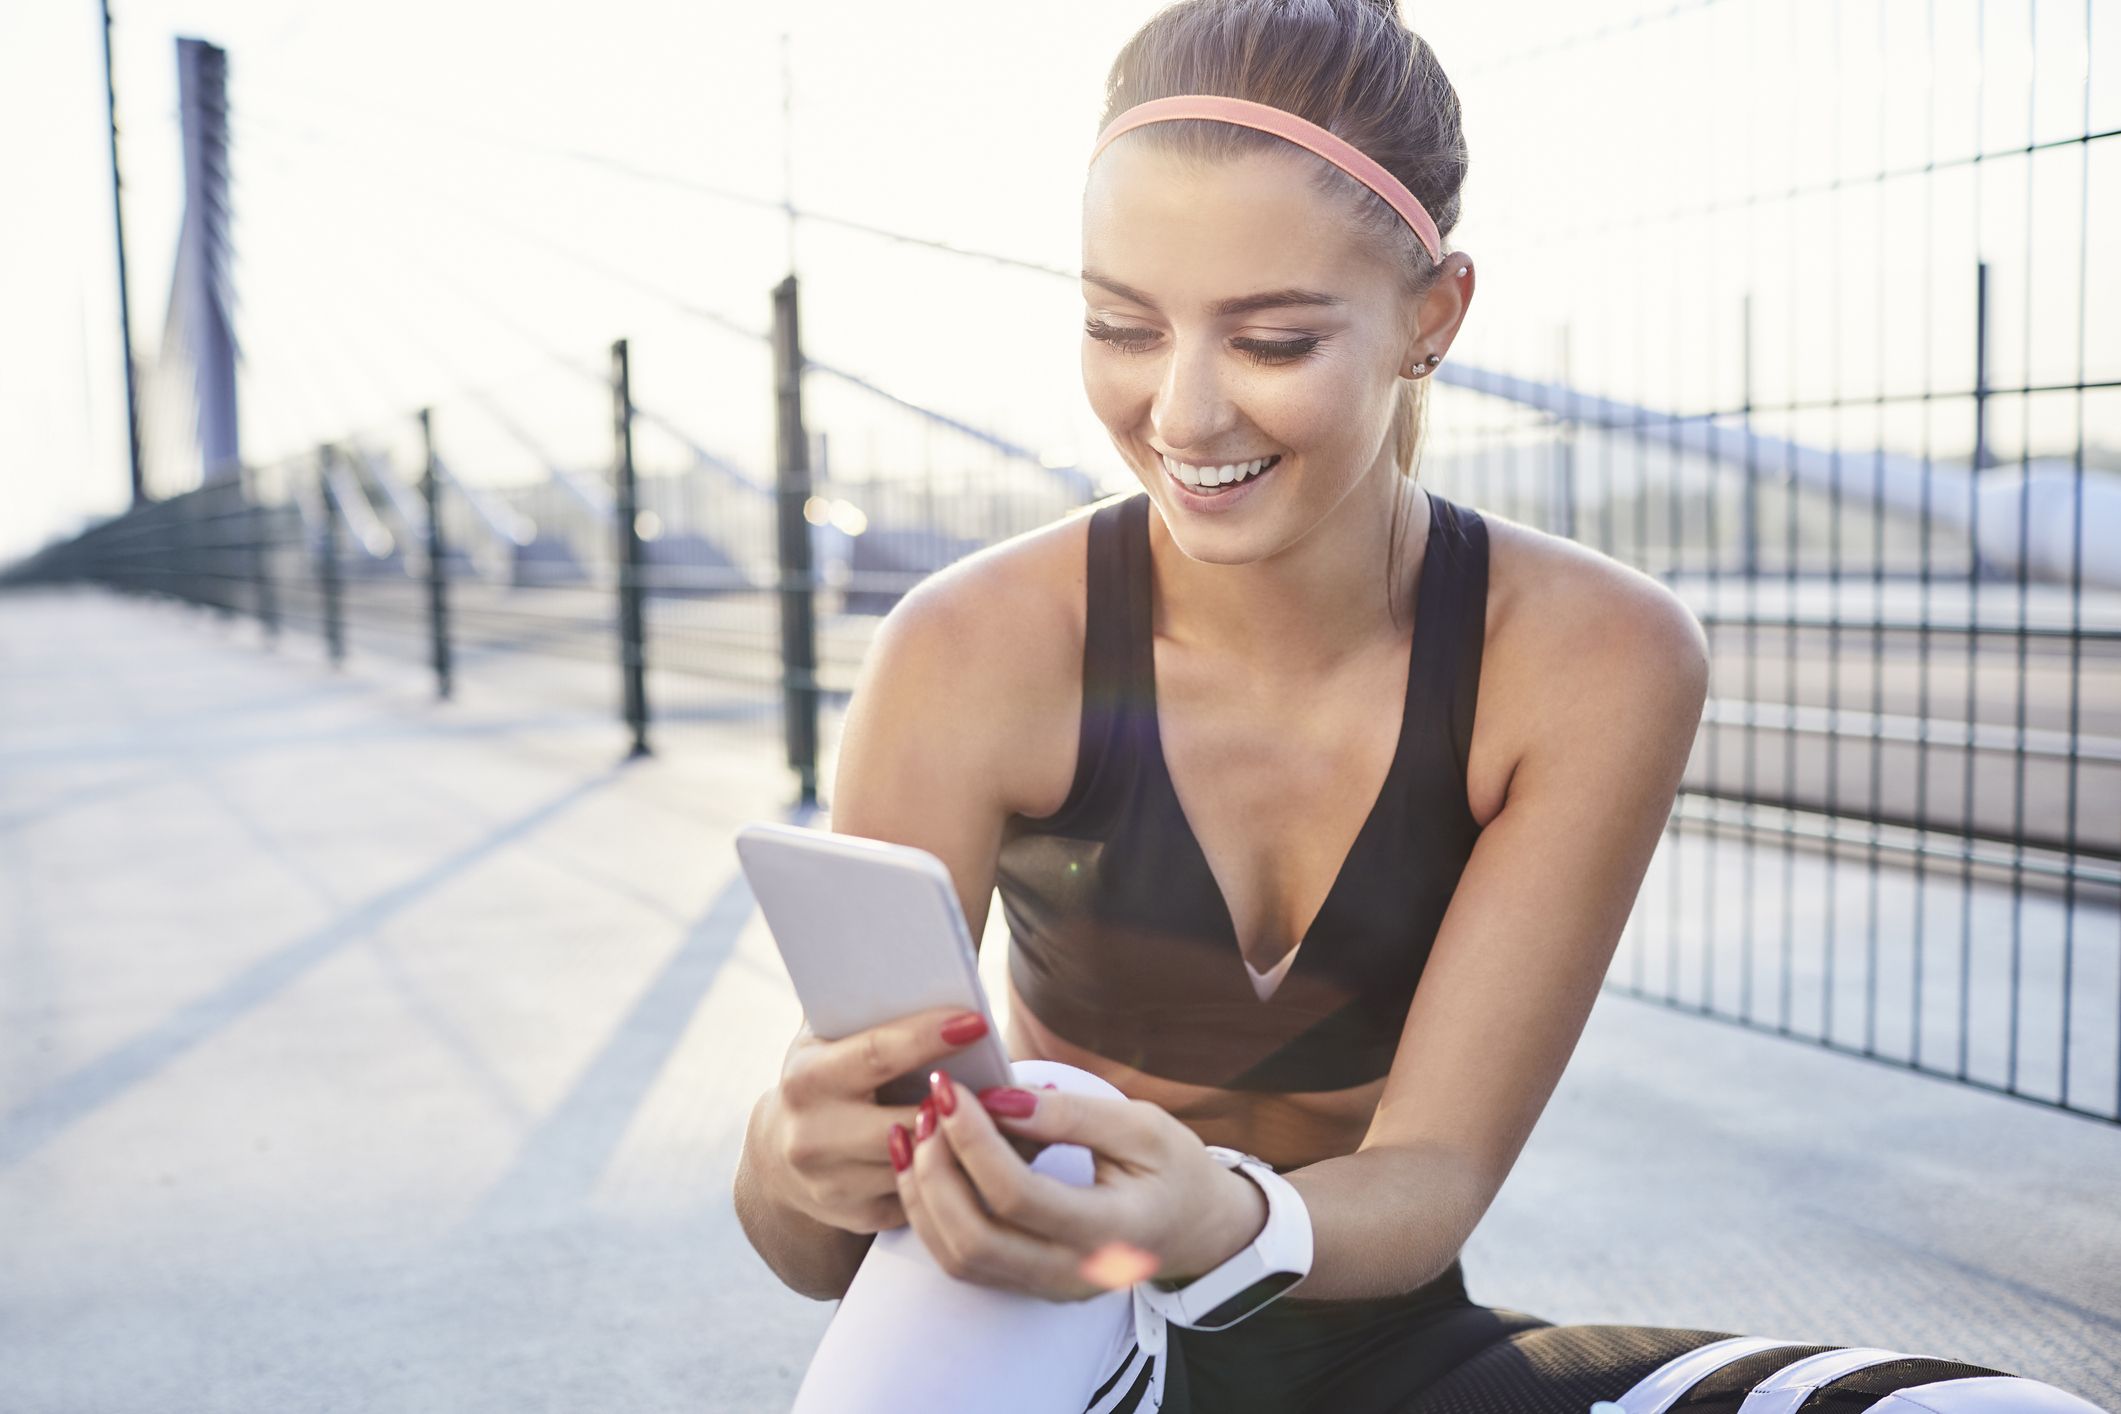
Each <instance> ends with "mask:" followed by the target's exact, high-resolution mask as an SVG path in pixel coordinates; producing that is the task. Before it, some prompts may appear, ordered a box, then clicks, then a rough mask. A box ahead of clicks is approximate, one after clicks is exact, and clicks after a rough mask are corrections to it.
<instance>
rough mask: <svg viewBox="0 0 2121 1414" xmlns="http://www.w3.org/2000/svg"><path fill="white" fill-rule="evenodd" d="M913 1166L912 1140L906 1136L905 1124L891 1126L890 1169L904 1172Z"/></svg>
mask: <svg viewBox="0 0 2121 1414" xmlns="http://www.w3.org/2000/svg"><path fill="white" fill-rule="evenodd" d="M912 1166H913V1141H912V1140H911V1139H908V1138H907V1137H906V1126H905V1125H903V1124H894V1125H892V1126H891V1171H892V1172H893V1173H904V1172H905V1171H906V1170H907V1169H909V1168H911V1167H912Z"/></svg>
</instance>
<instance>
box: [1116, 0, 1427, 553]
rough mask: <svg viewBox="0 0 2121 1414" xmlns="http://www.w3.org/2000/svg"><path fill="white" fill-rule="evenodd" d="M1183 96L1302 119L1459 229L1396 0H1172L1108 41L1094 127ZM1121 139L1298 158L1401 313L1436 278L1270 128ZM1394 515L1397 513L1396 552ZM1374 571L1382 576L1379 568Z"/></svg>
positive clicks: (1409, 467)
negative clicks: (1365, 240) (1359, 239)
mask: <svg viewBox="0 0 2121 1414" xmlns="http://www.w3.org/2000/svg"><path fill="white" fill-rule="evenodd" d="M1182 93H1215V94H1223V95H1226V96H1228V97H1232V98H1249V99H1251V100H1252V101H1254V102H1256V103H1267V104H1271V105H1273V106H1274V107H1276V108H1280V109H1283V110H1285V111H1287V112H1290V113H1295V114H1297V115H1298V116H1299V117H1303V118H1308V119H1309V120H1310V121H1312V122H1314V123H1316V124H1318V125H1319V126H1320V127H1322V128H1324V129H1326V130H1327V131H1328V132H1331V133H1333V134H1334V135H1336V136H1338V137H1341V138H1344V139H1346V140H1347V141H1348V142H1350V143H1353V144H1354V145H1355V146H1356V147H1357V148H1359V149H1360V150H1361V151H1362V152H1364V153H1366V154H1367V155H1369V156H1370V157H1371V158H1372V159H1374V160H1375V161H1376V162H1378V163H1379V164H1380V165H1382V166H1383V167H1384V168H1385V170H1387V171H1389V172H1390V173H1391V174H1392V175H1393V176H1395V177H1397V178H1399V180H1400V181H1402V182H1404V183H1405V184H1406V187H1407V190H1408V191H1410V192H1412V193H1413V194H1414V197H1415V199H1416V200H1417V201H1419V202H1420V203H1421V204H1422V206H1423V207H1425V208H1426V209H1427V210H1428V213H1429V215H1430V216H1431V218H1433V219H1434V220H1435V222H1436V230H1437V234H1438V236H1439V237H1442V238H1445V239H1446V240H1448V237H1449V235H1450V232H1451V229H1452V227H1454V226H1456V225H1457V224H1458V214H1459V198H1460V193H1461V191H1462V190H1463V188H1464V186H1465V178H1466V165H1467V159H1466V144H1465V133H1464V128H1463V124H1462V121H1461V115H1460V110H1459V103H1458V92H1457V90H1456V89H1454V88H1453V87H1452V86H1451V81H1450V79H1449V78H1447V77H1446V76H1445V75H1444V71H1443V65H1442V64H1441V63H1440V62H1439V61H1438V60H1437V58H1436V53H1435V51H1434V50H1432V49H1430V48H1429V45H1428V42H1427V41H1426V40H1424V39H1422V37H1421V36H1420V35H1418V34H1415V33H1414V32H1413V31H1411V30H1409V29H1408V28H1407V27H1406V26H1405V24H1404V23H1402V22H1401V20H1400V16H1399V7H1398V5H1397V3H1396V0H1178V3H1176V4H1174V5H1170V6H1168V7H1166V8H1165V9H1163V10H1160V11H1158V12H1157V13H1156V14H1155V15H1153V16H1151V17H1150V19H1149V20H1148V22H1147V23H1145V24H1144V25H1143V26H1142V27H1141V28H1140V29H1139V30H1137V31H1135V33H1134V35H1133V37H1131V38H1130V39H1128V41H1127V42H1126V44H1125V45H1123V46H1122V47H1121V48H1120V51H1119V55H1118V57H1116V58H1115V59H1114V60H1113V61H1112V67H1111V70H1110V71H1109V72H1108V73H1107V75H1106V79H1105V106H1104V112H1103V113H1102V114H1100V115H1099V118H1098V130H1099V131H1100V132H1102V131H1103V130H1104V128H1105V126H1106V125H1107V124H1109V123H1110V122H1111V121H1112V120H1113V119H1114V118H1116V117H1118V116H1119V115H1120V114H1121V113H1123V112H1125V111H1126V110H1127V109H1129V108H1132V107H1134V106H1135V105H1136V104H1139V103H1146V102H1148V101H1149V100H1151V99H1154V98H1167V97H1171V96H1172V95H1175V94H1182ZM1120 141H1122V142H1145V143H1148V144H1150V145H1151V146H1152V147H1153V149H1154V150H1156V151H1158V152H1160V153H1163V154H1164V155H1166V156H1170V157H1174V158H1177V159H1178V160H1180V161H1182V162H1191V163H1200V164H1214V163H1220V162H1226V161H1229V160H1230V159H1232V158H1235V157H1238V156H1241V155H1243V154H1245V153H1248V152H1254V151H1262V150H1269V149H1281V150H1284V151H1289V152H1297V153H1302V154H1303V155H1304V156H1306V157H1309V158H1310V161H1311V163H1312V166H1313V169H1314V170H1313V174H1312V178H1311V182H1312V187H1313V189H1314V190H1316V191H1318V192H1320V193H1321V194H1324V195H1331V196H1337V197H1339V198H1340V199H1341V200H1342V201H1343V202H1344V203H1345V204H1346V205H1347V206H1348V207H1349V208H1350V210H1351V211H1352V213H1353V216H1354V220H1355V222H1356V225H1357V229H1358V230H1359V231H1360V232H1361V233H1362V234H1364V235H1366V236H1368V237H1370V238H1371V239H1373V240H1375V241H1377V242H1378V243H1379V245H1380V248H1381V249H1380V253H1381V254H1382V255H1383V256H1384V257H1385V259H1386V260H1387V261H1388V263H1389V264H1390V266H1391V268H1392V269H1393V270H1394V271H1395V272H1396V273H1397V275H1398V281H1399V290H1400V293H1401V295H1402V296H1403V298H1404V299H1405V300H1406V301H1407V307H1408V308H1410V309H1413V308H1418V307H1419V306H1420V303H1421V299H1422V297H1423V296H1424V295H1426V294H1427V293H1428V290H1429V287H1430V286H1431V285H1433V284H1434V283H1435V282H1436V278H1437V276H1438V275H1440V274H1441V273H1442V267H1441V266H1440V265H1438V264H1437V262H1436V261H1434V260H1431V259H1430V258H1429V253H1428V251H1427V250H1425V249H1423V247H1422V244H1421V242H1420V241H1419V240H1418V239H1417V238H1416V237H1415V235H1414V232H1413V231H1412V230H1411V229H1410V228H1409V227H1408V226H1407V223H1406V222H1405V221H1404V220H1403V219H1401V217H1400V215H1399V213H1398V212H1396V211H1394V210H1393V209H1392V207H1391V205H1390V204H1389V203H1388V202H1386V201H1385V200H1384V198H1382V197H1380V196H1379V195H1377V193H1376V192H1374V191H1371V190H1370V189H1369V188H1368V187H1366V186H1364V185H1363V184H1362V183H1361V182H1358V181H1356V180H1355V178H1353V177H1351V176H1349V175H1348V174H1347V173H1346V172H1344V171H1342V170H1341V169H1340V168H1339V167H1336V166H1334V165H1333V164H1332V163H1330V162H1328V161H1326V160H1325V159H1324V158H1322V157H1312V156H1310V154H1308V153H1303V150H1302V149H1301V148H1297V147H1294V146H1292V145H1291V144H1289V143H1287V142H1285V141H1283V140H1282V139H1281V138H1279V137H1276V136H1274V135H1273V134H1271V133H1263V132H1259V131H1257V130H1256V129H1252V128H1245V127H1239V126H1237V125H1235V124H1231V123H1219V122H1215V121H1213V120H1211V119H1198V118H1187V119H1178V120H1175V121H1171V122H1164V123H1151V124H1148V125H1145V126H1143V127H1140V128H1137V129H1135V130H1134V131H1133V132H1131V133H1128V134H1127V135H1126V136H1125V137H1123V138H1121V139H1120ZM1428 384H1429V380H1428V379H1427V378H1408V379H1405V380H1403V382H1402V383H1401V385H1400V388H1399V392H1398V396H1397V399H1396V401H1395V403H1394V405H1393V409H1392V426H1391V433H1390V436H1391V445H1392V459H1393V465H1394V466H1396V467H1397V468H1398V470H1399V477H1398V478H1397V481H1398V484H1397V486H1396V487H1395V508H1396V505H1397V495H1398V494H1399V493H1402V492H1403V491H1404V489H1405V487H1406V485H1407V484H1408V483H1410V482H1414V481H1417V480H1418V479H1419V473H1418V465H1419V459H1420V453H1421V442H1422V433H1423V431H1424V429H1425V428H1426V425H1427V421H1428V418H1427V412H1428ZM1399 523H1400V521H1399V518H1398V517H1397V516H1395V532H1394V539H1395V544H1394V546H1393V554H1394V556H1395V557H1396V555H1397V551H1398V546H1397V544H1396V540H1397V530H1396V526H1397V524H1399ZM1386 574H1387V583H1390V582H1391V565H1390V564H1389V563H1388V565H1387V569H1386Z"/></svg>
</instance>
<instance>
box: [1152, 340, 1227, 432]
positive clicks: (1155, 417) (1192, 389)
mask: <svg viewBox="0 0 2121 1414" xmlns="http://www.w3.org/2000/svg"><path fill="white" fill-rule="evenodd" d="M1220 363H1221V360H1220V359H1219V357H1218V354H1217V351H1216V349H1215V347H1214V346H1213V345H1212V344H1200V345H1196V346H1193V347H1190V348H1189V347H1187V346H1185V345H1183V344H1178V345H1175V346H1174V349H1173V351H1172V353H1171V354H1170V356H1169V357H1168V358H1167V359H1166V360H1165V362H1164V378H1163V384H1162V386H1161V387H1159V388H1158V389H1157V390H1156V401H1155V402H1154V403H1153V404H1152V405H1151V407H1150V410H1149V421H1150V423H1151V425H1152V426H1153V427H1154V428H1155V429H1156V435H1157V436H1158V437H1159V438H1161V439H1162V440H1163V444H1164V445H1165V446H1166V447H1169V448H1171V449H1172V450H1173V451H1177V452H1183V451H1185V450H1186V449H1187V448H1189V447H1211V446H1216V445H1218V444H1220V443H1222V442H1223V441H1225V440H1227V439H1225V438H1224V437H1223V432H1224V430H1225V429H1227V428H1228V427H1229V425H1230V422H1231V420H1232V417H1231V415H1232V413H1233V411H1234V409H1233V408H1232V407H1231V404H1230V400H1229V398H1228V397H1226V396H1225V395H1224V393H1223V390H1222V369H1221V366H1220Z"/></svg>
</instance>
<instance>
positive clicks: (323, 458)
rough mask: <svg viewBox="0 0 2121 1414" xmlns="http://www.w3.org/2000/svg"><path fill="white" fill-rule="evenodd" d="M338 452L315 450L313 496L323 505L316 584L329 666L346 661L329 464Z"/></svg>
mask: <svg viewBox="0 0 2121 1414" xmlns="http://www.w3.org/2000/svg"><path fill="white" fill-rule="evenodd" d="M337 457H338V451H337V449H336V448H334V447H333V446H332V445H331V444H330V443H329V442H326V443H325V444H324V445H323V446H321V447H319V448H317V496H318V499H319V500H321V501H322V502H323V503H324V543H323V545H322V547H321V548H320V549H319V551H318V554H317V584H318V587H319V588H320V589H321V590H322V591H323V595H324V646H325V648H326V649H327V650H328V651H329V653H330V655H331V662H332V666H334V667H337V666H339V665H340V664H342V663H344V662H345V661H346V622H345V618H344V615H343V612H342V610H341V606H340V603H339V503H338V501H337V499H336V498H335V497H334V496H333V494H332V489H331V472H332V465H333V463H334V461H335V460H336V459H337Z"/></svg>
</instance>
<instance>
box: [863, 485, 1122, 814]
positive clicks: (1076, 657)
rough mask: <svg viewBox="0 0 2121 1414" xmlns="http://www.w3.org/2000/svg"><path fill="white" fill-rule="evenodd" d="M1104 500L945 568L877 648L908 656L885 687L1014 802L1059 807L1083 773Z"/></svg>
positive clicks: (1008, 803) (895, 614)
mask: <svg viewBox="0 0 2121 1414" xmlns="http://www.w3.org/2000/svg"><path fill="white" fill-rule="evenodd" d="M1100 504H1101V503H1100ZM1094 509H1095V507H1094V506H1088V507H1083V508H1080V509H1078V510H1075V511H1071V512H1069V513H1068V514H1066V515H1064V516H1061V517H1060V518H1058V519H1056V520H1053V521H1050V522H1048V523H1047V524H1045V525H1041V526H1038V527H1035V528H1034V529H1031V530H1027V531H1024V532H1021V533H1019V534H1017V535H1013V536H1010V537H1009V538H1007V539H1005V540H1001V541H997V542H996V543H994V544H992V545H988V546H984V547H982V548H981V549H979V550H977V551H974V552H973V553H972V554H970V555H967V556H965V557H964V558H962V559H960V560H957V561H955V562H954V563H952V564H949V565H947V566H945V567H943V568H942V569H939V570H937V571H935V572H934V573H933V574H931V575H929V576H928V577H927V578H925V579H923V580H922V581H921V582H920V583H919V584H917V585H915V586H914V587H913V589H912V590H910V591H909V592H908V593H907V594H906V595H905V597H904V598H902V599H901V600H900V601H899V602H898V604H896V605H895V606H893V608H892V610H891V612H890V613H889V614H888V615H887V616H886V617H885V620H884V622H883V624H881V625H880V626H879V628H878V630H877V641H876V642H875V644H874V645H873V646H872V648H871V650H870V652H871V656H872V657H875V656H877V655H879V654H883V653H887V652H888V653H890V654H892V655H893V656H895V657H897V658H899V659H900V660H901V661H902V665H903V667H902V671H899V672H896V673H893V674H891V675H890V676H891V679H892V680H891V683H890V685H889V687H888V688H886V689H885V690H887V691H889V692H890V693H892V694H893V695H894V696H895V697H901V698H906V699H908V700H907V701H906V703H905V705H906V706H907V707H908V708H910V709H912V710H914V711H917V712H919V713H922V714H924V715H928V716H930V717H931V718H932V723H933V725H934V726H935V727H936V728H937V729H938V730H939V731H941V732H943V733H944V734H946V735H947V738H948V740H949V741H950V742H951V744H952V749H953V750H954V751H956V752H958V753H961V754H962V756H963V757H964V758H965V759H967V760H969V761H973V762H977V763H978V764H979V766H980V769H982V770H983V771H984V772H985V773H986V777H987V779H988V780H989V781H990V782H991V784H992V785H993V787H994V789H995V792H996V799H997V801H998V803H999V805H1000V806H1001V808H1003V809H1004V810H1005V811H1014V812H1021V813H1023V814H1026V815H1033V816H1036V815H1042V814H1050V813H1051V812H1052V811H1053V810H1054V809H1057V808H1058V807H1059V805H1060V803H1061V801H1062V800H1063V799H1064V798H1065V796H1066V795H1067V791H1068V786H1069V783H1070V779H1071V778H1072V775H1073V771H1074V764H1075V742H1076V735H1077V732H1076V728H1077V723H1078V721H1079V719H1080V714H1081V708H1082V656H1083V629H1084V625H1083V618H1084V601H1085V594H1086V584H1085V576H1086V574H1087V561H1088V551H1089V544H1088V541H1089V525H1090V515H1091V512H1092V511H1093V510H1094ZM878 686H880V687H881V686H883V685H882V684H878ZM857 696H859V689H858V690H857ZM853 710H855V711H860V710H862V707H861V704H860V703H859V702H857V703H855V704H853Z"/></svg>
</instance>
